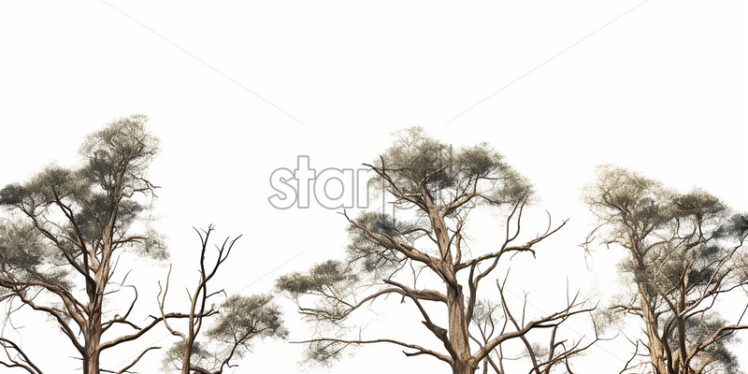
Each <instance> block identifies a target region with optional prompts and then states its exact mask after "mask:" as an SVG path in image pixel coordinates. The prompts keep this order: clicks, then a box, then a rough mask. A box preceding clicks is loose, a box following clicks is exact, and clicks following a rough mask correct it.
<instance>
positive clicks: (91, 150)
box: [0, 115, 184, 374]
mask: <svg viewBox="0 0 748 374" xmlns="http://www.w3.org/2000/svg"><path fill="white" fill-rule="evenodd" d="M145 122H146V118H145V116H141V115H135V116H131V117H127V118H122V119H119V120H116V121H114V122H112V123H111V124H109V125H108V126H107V127H105V128H104V129H103V130H101V131H98V132H96V133H94V134H92V135H90V136H89V137H88V138H87V139H86V141H85V143H84V144H83V147H82V148H81V155H82V156H83V159H84V164H83V166H81V167H80V168H78V169H74V170H71V169H64V168H61V167H57V166H51V167H48V168H47V169H45V170H44V171H42V172H41V173H39V174H37V175H36V176H34V177H33V178H32V179H31V180H30V181H29V182H27V183H24V184H11V185H8V186H6V187H5V188H3V189H2V190H1V191H0V206H2V207H3V208H5V210H6V212H7V216H6V218H7V220H6V221H4V223H3V224H2V225H0V292H2V299H1V300H2V301H3V302H4V303H8V304H9V305H10V306H9V307H8V311H9V312H14V311H18V310H33V311H36V312H38V313H40V314H42V315H45V316H47V317H51V320H52V321H54V323H55V324H56V325H57V327H59V330H60V331H61V332H62V333H63V334H64V336H65V337H67V339H68V340H69V342H70V344H72V346H73V347H74V348H75V350H76V351H77V352H78V354H79V355H80V359H81V362H82V369H83V373H84V374H98V373H100V372H102V371H105V370H104V369H102V368H101V366H100V362H99V357H100V355H101V353H102V352H104V351H107V350H110V349H112V348H114V347H117V346H119V345H121V344H124V343H128V342H132V341H134V340H136V339H138V338H139V337H141V336H143V335H144V334H145V333H147V332H148V331H150V330H151V329H153V328H154V327H155V326H157V325H158V324H160V323H161V321H162V320H164V319H167V318H181V317H184V315H181V314H167V315H161V316H151V317H150V318H149V319H148V320H147V321H146V322H145V323H139V322H136V321H135V320H134V319H133V316H131V314H132V311H133V309H134V307H135V304H136V302H137V300H138V290H137V288H135V286H133V285H130V284H128V283H126V280H127V275H124V276H123V277H122V278H121V279H115V272H116V270H117V264H118V262H119V259H120V256H121V255H122V254H123V253H127V252H130V253H133V254H135V255H140V256H149V257H153V258H157V259H160V258H164V257H165V256H166V251H165V248H164V246H163V245H162V244H161V242H160V240H159V239H158V236H157V235H156V233H155V232H153V231H152V230H149V229H148V228H147V226H148V225H145V224H144V223H143V218H144V217H143V212H144V210H145V209H146V208H147V204H148V200H149V198H152V197H153V192H154V189H155V188H156V187H155V186H154V185H153V184H152V183H151V182H150V181H149V180H148V179H147V177H146V171H147V168H148V165H149V163H150V161H151V159H152V157H153V156H154V155H155V154H156V151H157V149H158V145H157V140H156V139H155V138H154V137H153V136H152V135H150V134H149V133H148V132H147V131H146V129H145ZM126 273H127V274H129V272H126ZM80 289H83V292H79V290H80ZM127 290H129V292H131V296H129V298H130V302H129V305H128V306H126V307H125V309H124V310H123V311H120V312H118V313H115V314H113V315H112V313H107V312H105V310H104V305H105V303H107V302H108V301H110V300H115V299H119V300H122V299H123V298H125V297H127V296H125V294H124V293H120V292H122V291H127ZM15 305H18V306H19V307H16V306H15ZM108 305H117V303H113V304H108ZM115 326H117V328H115V329H112V328H113V327H115ZM110 329H112V330H110ZM123 329H129V330H130V332H123ZM2 345H3V348H4V351H5V353H6V356H7V360H4V361H3V365H6V366H9V365H15V366H14V367H16V368H20V369H24V370H25V371H27V372H29V373H41V371H40V370H39V368H38V367H37V366H35V365H34V364H32V363H31V362H30V359H29V356H27V355H26V353H25V352H24V351H23V349H22V348H21V347H20V346H19V345H17V344H16V343H14V342H12V341H11V340H10V339H8V338H7V337H5V336H4V337H3V340H2ZM156 348H158V347H145V348H144V349H143V351H142V353H141V354H140V355H138V356H137V357H136V358H135V359H134V360H133V361H132V362H131V363H129V364H127V366H125V367H124V368H115V369H114V370H106V371H107V372H115V373H122V372H124V371H126V370H129V369H130V368H131V367H133V366H134V365H135V364H136V363H137V362H138V361H139V360H140V359H141V358H142V357H143V355H144V354H145V353H146V352H148V351H150V350H153V349H156Z"/></svg>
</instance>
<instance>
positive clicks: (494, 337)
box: [277, 128, 592, 374]
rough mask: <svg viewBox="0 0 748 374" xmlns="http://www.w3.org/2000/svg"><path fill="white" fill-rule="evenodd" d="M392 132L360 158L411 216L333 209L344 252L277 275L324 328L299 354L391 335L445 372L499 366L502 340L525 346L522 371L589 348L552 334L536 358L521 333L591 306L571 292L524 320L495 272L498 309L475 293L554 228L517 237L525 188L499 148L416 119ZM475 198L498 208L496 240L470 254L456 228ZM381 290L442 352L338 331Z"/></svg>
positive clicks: (551, 325) (333, 352)
mask: <svg viewBox="0 0 748 374" xmlns="http://www.w3.org/2000/svg"><path fill="white" fill-rule="evenodd" d="M400 135H401V136H400V138H399V140H397V141H396V142H395V144H394V145H393V146H391V147H390V148H389V149H388V150H387V151H386V152H385V153H384V154H383V155H381V156H380V157H379V159H378V160H377V161H376V162H375V163H374V164H364V165H366V166H367V167H369V168H371V169H372V170H373V171H374V172H375V175H376V177H375V178H374V179H373V180H372V183H375V184H381V185H383V186H384V191H385V193H384V194H383V198H384V199H387V200H388V201H389V202H390V203H392V204H394V205H396V206H398V207H401V208H403V211H405V209H411V210H410V212H411V214H410V216H408V215H407V214H406V216H405V218H404V219H400V218H395V217H393V216H392V215H389V214H385V213H381V212H373V211H369V212H364V213H363V214H361V215H360V216H359V217H357V218H355V219H354V218H351V217H349V216H348V214H347V213H346V212H343V215H344V217H345V218H346V219H347V220H348V222H349V228H348V231H349V233H350V236H351V242H350V245H349V246H348V247H347V258H346V260H345V261H335V260H330V261H327V262H324V263H321V264H318V265H316V266H314V267H313V268H312V269H311V270H309V271H308V272H303V273H302V272H300V273H292V274H288V275H285V276H282V277H281V278H279V279H278V281H277V287H278V288H279V289H280V290H282V291H284V292H286V293H287V294H288V295H290V296H291V297H292V298H293V299H294V300H295V301H296V303H297V304H298V307H299V311H300V313H301V314H302V315H304V316H305V317H306V318H307V319H308V320H310V321H312V322H314V323H315V324H316V326H317V331H321V332H322V333H321V334H322V335H319V336H315V337H314V338H312V339H309V340H306V341H305V343H307V344H308V347H309V351H308V353H309V357H310V358H311V359H314V360H321V361H324V360H328V359H332V358H335V357H338V356H339V354H340V352H341V351H342V350H343V349H344V348H346V347H348V346H352V345H366V344H376V343H389V344H394V345H397V346H400V347H402V348H404V349H405V351H404V353H405V355H406V356H408V357H411V356H419V355H425V356H430V357H432V358H436V359H438V360H441V361H442V362H445V363H446V364H448V365H449V366H450V367H451V369H452V372H453V373H454V374H466V373H474V372H475V371H476V369H477V368H478V366H479V363H481V362H483V363H484V365H485V366H488V365H491V367H492V368H493V370H495V371H496V372H497V373H503V372H504V370H503V369H502V368H501V367H500V366H499V365H498V363H497V362H496V360H495V359H494V358H493V357H492V356H491V355H492V354H495V352H497V351H498V350H500V349H501V347H502V345H503V344H508V343H509V342H514V341H517V342H520V344H522V345H524V346H526V348H527V350H528V353H529V354H527V355H526V357H528V359H529V360H530V361H531V362H530V363H529V364H528V365H529V367H530V371H531V372H535V373H541V372H543V373H546V372H550V370H551V367H553V366H554V365H556V364H559V363H565V362H566V360H568V358H570V357H572V356H574V355H576V354H578V353H580V352H582V351H583V350H584V349H586V347H588V345H582V344H580V342H578V341H577V342H572V341H571V340H563V341H564V343H562V344H559V342H561V341H562V339H558V340H555V341H553V340H551V346H552V349H551V352H552V353H550V355H549V356H548V357H550V359H548V360H545V359H543V358H540V357H538V356H537V355H535V352H537V351H536V350H535V349H534V346H533V344H532V340H531V339H533V338H532V334H533V333H538V334H539V333H541V332H542V331H547V330H553V331H554V332H555V331H556V329H555V327H557V326H559V325H560V324H561V323H563V322H564V321H566V320H568V319H569V318H572V317H574V316H577V315H584V314H586V313H588V312H590V311H591V310H592V308H591V307H589V306H587V304H586V301H584V300H580V299H579V298H578V297H571V298H569V300H568V301H569V302H568V304H567V305H566V306H565V307H563V308H561V309H560V310H559V311H557V312H553V313H549V314H547V315H544V316H540V317H538V318H536V319H532V320H528V319H526V318H525V317H526V315H525V313H524V311H523V312H517V311H514V312H516V313H522V316H521V317H520V316H517V317H515V314H513V312H512V309H513V307H511V306H510V305H508V304H507V303H508V301H509V300H507V298H505V297H504V291H505V290H506V289H505V285H506V279H504V280H503V281H497V283H494V284H496V285H497V286H498V291H499V293H498V297H499V298H500V300H501V303H500V309H501V311H502V312H500V313H494V312H495V310H494V311H492V312H486V310H485V308H482V307H481V305H482V304H481V302H479V301H480V300H479V292H478V291H479V287H480V286H481V285H483V284H491V283H493V279H495V278H496V277H495V276H494V277H493V278H492V277H491V276H492V272H494V271H495V270H496V269H497V267H498V266H499V262H500V260H501V259H503V258H506V259H508V256H510V255H516V254H525V255H533V256H534V255H535V246H536V245H537V244H538V243H540V242H542V241H543V240H545V239H547V238H548V237H550V236H551V235H553V234H554V233H555V232H557V231H558V230H560V229H561V228H562V227H563V226H564V224H565V222H564V223H561V224H559V225H557V226H555V227H553V226H551V222H550V218H549V222H548V228H547V229H546V230H545V232H543V233H542V234H540V235H537V236H535V237H534V238H531V239H529V240H527V241H525V242H519V239H518V238H519V237H520V226H521V222H522V221H523V212H524V210H525V207H526V206H527V205H528V203H529V201H530V198H531V195H532V191H531V187H530V185H529V183H528V182H527V181H526V180H525V178H523V177H522V176H520V175H519V174H518V173H517V172H516V171H515V170H514V169H512V168H511V167H510V166H509V165H508V164H507V163H505V162H504V161H503V159H502V157H501V156H500V155H499V154H498V153H496V152H495V151H493V150H492V149H490V148H489V147H488V146H487V145H485V144H481V145H477V146H473V147H466V148H462V149H460V150H459V151H457V152H455V153H454V154H452V152H451V149H450V147H449V146H448V145H446V144H444V143H441V142H439V141H437V140H435V139H432V138H430V137H428V136H426V135H424V134H423V132H422V130H420V129H418V128H414V129H410V130H407V131H405V132H403V133H402V134H400ZM477 205H482V206H484V207H487V208H494V209H496V210H498V211H499V212H503V214H504V215H505V220H504V223H505V225H506V227H505V237H504V240H503V242H501V243H499V244H498V245H497V247H496V249H494V250H491V251H486V252H484V253H483V254H479V255H476V256H472V257H471V256H470V250H469V248H470V243H471V240H470V239H469V236H468V235H467V233H466V231H465V230H464V229H465V227H466V224H467V221H468V216H469V213H470V211H471V209H472V208H473V206H477ZM489 279H492V280H490V281H489ZM483 281H486V282H489V283H485V282H484V283H482V282H483ZM484 288H485V287H484ZM389 295H394V296H397V297H398V299H400V300H402V301H403V302H409V303H410V304H412V305H413V306H414V307H415V309H417V311H418V313H419V314H420V316H421V317H422V318H421V319H422V321H421V323H422V325H423V326H424V327H425V329H426V330H427V331H428V334H429V335H430V336H432V337H433V338H434V339H435V341H436V342H438V343H439V344H440V345H441V346H442V347H443V349H431V348H427V347H424V346H422V345H419V344H414V343H412V342H407V341H405V340H402V339H400V338H397V337H377V338H371V339H364V338H363V337H361V336H360V334H358V335H356V336H353V337H346V336H344V335H342V334H343V333H344V331H345V329H344V325H345V323H346V322H347V321H352V315H353V314H354V312H356V311H358V310H361V309H363V307H364V306H366V305H369V304H370V303H373V302H374V301H376V300H378V299H383V298H386V296H389ZM525 302H526V300H525ZM444 314H446V321H445V322H442V321H440V320H439V319H440V318H441V317H440V316H441V315H444ZM502 316H503V318H504V320H503V321H502V320H500V319H501V318H502ZM414 322H415V321H414ZM486 326H493V327H496V328H488V329H486V328H485V327H486ZM326 327H331V328H333V329H334V330H332V331H329V330H327V329H326ZM494 364H495V365H494ZM485 370H487V368H486V369H484V371H485Z"/></svg>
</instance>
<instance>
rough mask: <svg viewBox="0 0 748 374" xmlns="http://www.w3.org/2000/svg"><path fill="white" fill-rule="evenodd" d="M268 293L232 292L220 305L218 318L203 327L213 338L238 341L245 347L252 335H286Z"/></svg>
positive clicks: (227, 341) (279, 314)
mask: <svg viewBox="0 0 748 374" xmlns="http://www.w3.org/2000/svg"><path fill="white" fill-rule="evenodd" d="M272 299H273V298H272V296H270V295H254V296H240V295H234V296H231V297H229V298H228V299H226V301H225V302H224V303H223V304H222V305H221V308H220V314H219V317H218V322H217V323H216V324H215V326H213V328H211V329H210V330H208V331H207V335H208V336H209V337H211V338H213V339H215V340H218V341H221V342H226V343H235V342H241V343H242V345H243V346H245V347H247V348H249V345H248V344H249V342H250V339H252V338H256V337H257V338H263V337H272V336H277V337H286V335H287V331H286V330H285V328H284V327H283V320H282V318H281V317H282V314H281V311H280V310H279V309H278V307H277V306H276V305H275V304H273V303H272Z"/></svg>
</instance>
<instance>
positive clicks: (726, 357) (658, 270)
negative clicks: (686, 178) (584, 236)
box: [585, 167, 748, 374]
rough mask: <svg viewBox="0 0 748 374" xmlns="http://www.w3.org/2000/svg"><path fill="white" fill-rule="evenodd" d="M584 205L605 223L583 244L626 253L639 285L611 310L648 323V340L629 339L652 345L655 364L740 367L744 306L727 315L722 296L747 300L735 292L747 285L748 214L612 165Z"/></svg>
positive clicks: (689, 369) (664, 371) (671, 372)
mask: <svg viewBox="0 0 748 374" xmlns="http://www.w3.org/2000/svg"><path fill="white" fill-rule="evenodd" d="M586 201H587V203H588V204H589V206H590V208H591V210H592V212H593V213H594V214H595V215H596V216H597V219H598V221H599V226H598V227H597V228H595V229H594V230H593V231H592V233H591V234H590V237H589V238H588V240H587V242H586V243H585V245H587V246H590V245H592V244H594V243H602V244H604V245H607V246H612V247H616V248H622V249H624V250H625V253H626V256H625V259H624V260H623V262H622V263H621V264H620V267H621V269H622V270H623V271H624V273H625V274H627V275H628V276H629V277H630V278H631V279H632V282H631V284H632V285H633V287H632V288H631V289H630V293H629V294H628V295H627V296H624V297H623V301H621V302H618V303H616V304H615V305H613V306H612V308H613V310H614V311H616V312H619V313H623V314H625V315H630V316H634V317H636V318H638V319H639V320H640V321H641V323H642V324H643V330H644V332H645V335H646V336H645V337H643V339H633V340H632V342H633V343H634V344H635V345H636V351H637V352H638V351H639V349H640V348H644V349H645V350H646V351H647V353H648V354H647V357H646V360H645V362H646V364H647V365H648V366H649V367H650V368H651V370H652V371H653V372H654V373H656V374H700V373H707V372H713V373H718V372H719V373H722V372H730V373H734V372H736V371H737V370H738V368H737V361H736V357H735V355H734V354H733V353H732V352H731V351H730V349H729V343H730V342H731V340H733V339H734V337H735V332H736V331H738V330H742V329H748V325H747V324H746V321H745V314H746V309H742V310H741V311H737V313H735V315H731V316H724V317H723V316H722V315H721V314H720V313H719V311H720V308H719V307H718V305H719V304H718V299H725V298H728V297H731V296H736V297H740V296H741V295H739V294H736V293H735V292H734V291H739V290H740V289H741V288H742V289H746V286H748V254H747V253H746V248H745V246H744V243H745V240H746V237H748V216H745V215H739V214H733V213H730V211H729V209H727V208H726V207H725V206H724V204H722V203H721V202H720V201H719V199H717V198H716V197H714V196H712V195H710V194H708V193H706V192H703V191H698V190H696V191H693V192H689V193H685V194H684V193H678V192H675V191H671V190H669V189H667V188H665V187H663V186H662V185H661V184H660V183H658V182H656V181H653V180H650V179H647V178H645V177H643V176H641V175H639V174H636V173H633V172H631V171H628V170H625V169H620V168H614V167H602V168H600V170H599V179H598V181H597V182H596V183H595V184H594V185H592V186H590V187H589V188H588V191H587V197H586ZM746 308H748V305H746ZM730 312H733V311H730ZM726 318H729V319H731V320H732V321H729V320H727V319H726ZM635 355H636V353H635ZM634 361H635V360H634V359H633V357H632V361H630V362H629V363H628V364H627V367H626V368H624V369H625V370H624V371H628V369H629V368H630V366H629V365H630V364H632V363H633V362H634ZM635 366H636V365H634V367H635Z"/></svg>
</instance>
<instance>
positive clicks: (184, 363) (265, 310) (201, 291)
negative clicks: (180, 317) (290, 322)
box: [159, 226, 286, 374]
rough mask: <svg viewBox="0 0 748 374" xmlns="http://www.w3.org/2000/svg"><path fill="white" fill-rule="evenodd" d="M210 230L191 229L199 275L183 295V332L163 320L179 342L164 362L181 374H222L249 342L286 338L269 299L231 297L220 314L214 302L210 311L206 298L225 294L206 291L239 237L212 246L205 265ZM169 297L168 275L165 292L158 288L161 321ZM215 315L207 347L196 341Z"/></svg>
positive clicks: (261, 296) (266, 296)
mask: <svg viewBox="0 0 748 374" xmlns="http://www.w3.org/2000/svg"><path fill="white" fill-rule="evenodd" d="M213 230H214V229H213V226H209V227H208V229H207V230H202V231H199V230H195V231H196V232H197V234H198V236H199V237H200V270H199V273H198V274H199V280H198V282H197V284H196V285H195V286H194V288H193V289H192V291H190V290H189V289H188V290H187V292H188V299H189V312H188V313H187V314H188V315H189V317H188V323H187V331H186V332H182V331H178V330H177V329H175V328H173V327H172V326H171V324H169V322H168V321H167V320H166V319H165V320H164V323H165V325H166V328H167V329H168V330H169V332H171V333H172V335H174V336H178V337H179V338H180V341H179V342H177V343H176V344H174V346H172V347H171V349H169V350H168V351H167V353H166V357H165V359H164V363H165V365H166V366H167V367H168V366H170V367H173V368H175V369H179V370H181V373H182V374H190V373H194V374H222V373H223V372H224V369H227V368H232V367H236V366H237V365H235V364H232V363H231V361H232V360H233V359H236V358H241V357H242V356H243V355H244V353H245V352H246V351H248V350H249V349H250V343H251V341H252V340H253V339H255V338H261V337H273V336H275V337H285V336H286V330H285V329H284V328H283V323H282V320H281V312H280V311H279V309H278V308H277V307H276V306H275V305H274V304H273V303H272V297H270V296H268V295H258V296H240V295H234V296H231V297H229V298H228V299H226V300H225V301H224V302H223V304H222V305H221V306H220V307H219V308H218V309H214V308H213V305H212V303H211V305H210V306H208V301H209V300H210V299H212V298H214V297H215V296H219V295H221V294H224V293H225V292H224V290H218V291H211V290H209V282H210V281H211V280H212V279H213V278H214V277H215V276H216V274H217V273H218V270H219V268H220V267H221V265H222V264H223V263H224V262H225V261H226V259H228V257H229V254H231V250H232V249H233V248H234V244H235V243H236V241H237V240H238V239H239V238H240V237H236V238H234V239H231V238H228V237H227V238H226V239H225V240H224V241H223V242H222V243H221V245H220V246H216V254H215V258H214V260H213V262H212V263H210V262H209V261H208V260H207V255H208V253H207V252H208V244H209V242H210V235H211V233H212V232H213ZM169 274H171V271H169ZM168 292H169V277H168V276H167V279H166V285H165V286H164V288H161V285H160V284H159V298H160V300H159V308H160V309H161V316H162V317H164V316H166V315H167V314H166V313H165V312H164V308H165V304H166V295H167V293H168ZM216 314H219V316H218V321H217V322H216V323H215V324H214V325H213V327H212V328H210V329H208V330H207V332H206V333H205V334H204V337H205V338H208V339H209V341H210V342H209V343H204V342H200V341H198V337H200V332H201V329H202V327H203V322H204V321H205V319H206V318H209V317H211V316H214V315H216Z"/></svg>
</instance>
